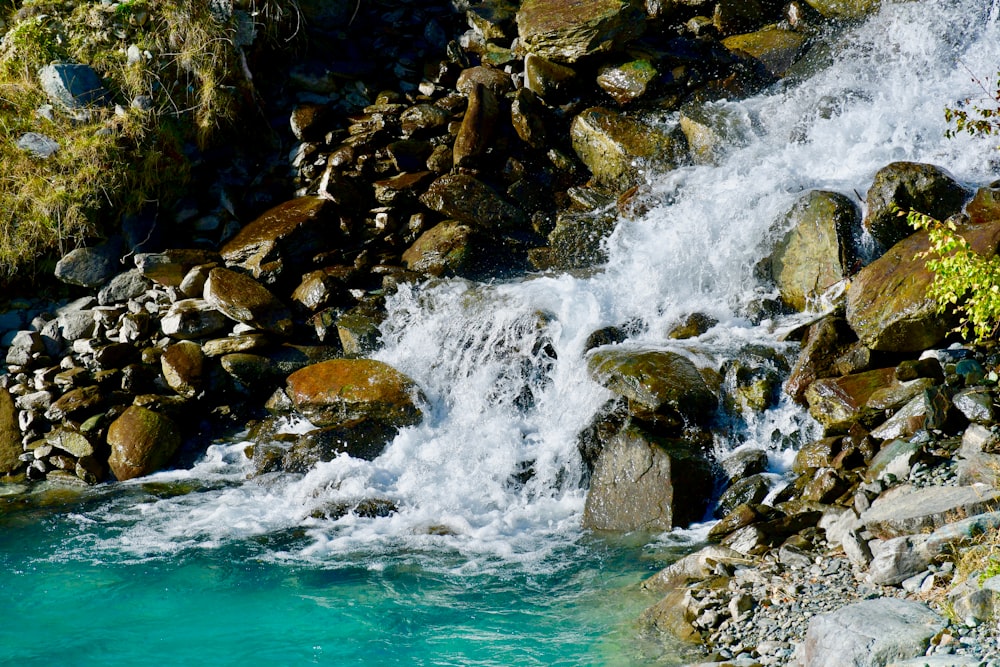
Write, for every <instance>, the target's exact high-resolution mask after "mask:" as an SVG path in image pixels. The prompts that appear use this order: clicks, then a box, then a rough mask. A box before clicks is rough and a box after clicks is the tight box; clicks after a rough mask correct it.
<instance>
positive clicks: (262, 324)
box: [205, 268, 292, 336]
mask: <svg viewBox="0 0 1000 667" xmlns="http://www.w3.org/2000/svg"><path fill="white" fill-rule="evenodd" d="M205 301H207V302H208V304H209V305H211V306H212V307H214V308H216V309H217V310H219V312H221V313H223V314H224V315H226V316H227V317H229V318H231V319H233V320H236V321H237V322H241V323H243V324H247V325H250V326H252V327H254V328H255V329H260V330H262V331H266V332H268V333H274V334H278V335H280V336H287V335H289V334H290V333H291V332H292V314H291V311H289V310H288V307H287V306H285V304H283V303H281V301H279V300H278V298H277V297H276V296H274V295H273V294H272V293H271V291H270V290H268V289H267V288H266V287H264V286H263V285H261V284H260V283H259V282H257V281H256V280H254V279H253V278H251V277H250V276H247V275H244V274H242V273H236V272H235V271H230V270H229V269H223V268H215V269H212V271H211V272H210V273H209V274H208V281H207V282H206V283H205Z"/></svg>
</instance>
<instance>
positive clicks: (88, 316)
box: [56, 310, 97, 342]
mask: <svg viewBox="0 0 1000 667" xmlns="http://www.w3.org/2000/svg"><path fill="white" fill-rule="evenodd" d="M56 322H57V326H58V327H59V333H60V335H61V336H62V338H63V340H65V341H68V342H73V341H74V340H80V339H81V338H90V337H91V336H93V335H94V327H95V326H96V324H97V323H96V321H95V320H94V311H92V310H76V311H71V312H68V313H63V314H61V315H59V317H57V318H56Z"/></svg>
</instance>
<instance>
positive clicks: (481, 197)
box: [420, 174, 527, 229]
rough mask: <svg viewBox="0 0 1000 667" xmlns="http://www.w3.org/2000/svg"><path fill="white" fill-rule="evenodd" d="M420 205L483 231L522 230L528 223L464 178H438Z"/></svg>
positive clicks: (485, 188) (509, 206)
mask: <svg viewBox="0 0 1000 667" xmlns="http://www.w3.org/2000/svg"><path fill="white" fill-rule="evenodd" d="M420 201H421V202H422V203H423V204H424V206H426V207H427V208H429V209H431V210H433V211H437V212H438V213H441V214H443V215H445V216H447V217H450V218H454V219H455V220H458V221H459V222H464V223H466V224H469V225H473V226H477V227H482V228H484V229H509V228H511V227H522V226H524V225H525V224H526V222H527V218H526V216H525V215H524V212H523V211H521V210H520V209H519V208H517V207H516V206H514V205H512V204H510V203H508V202H507V201H505V200H504V199H502V198H501V197H500V196H499V195H497V193H496V192H494V191H493V189H492V188H490V187H489V186H488V185H486V184H485V183H483V182H482V181H479V180H476V179H475V178H473V177H472V176H469V175H467V174H449V175H446V176H442V177H440V178H438V179H437V180H436V181H434V182H433V183H431V185H430V187H429V188H428V189H427V192H425V193H424V194H423V195H421V197H420Z"/></svg>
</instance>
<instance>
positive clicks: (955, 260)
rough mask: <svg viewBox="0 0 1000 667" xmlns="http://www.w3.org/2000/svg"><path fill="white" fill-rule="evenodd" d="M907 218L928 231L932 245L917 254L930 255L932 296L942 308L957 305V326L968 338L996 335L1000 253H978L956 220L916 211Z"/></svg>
mask: <svg viewBox="0 0 1000 667" xmlns="http://www.w3.org/2000/svg"><path fill="white" fill-rule="evenodd" d="M900 215H903V213H900ZM906 219H907V221H908V222H909V223H910V225H912V226H913V227H915V228H916V229H926V230H927V232H928V235H929V238H930V247H929V248H928V249H927V250H926V251H925V252H922V253H918V254H917V257H918V258H923V259H926V260H927V268H928V269H930V270H931V271H933V272H934V281H933V282H932V283H931V286H930V289H929V290H928V296H930V297H931V298H933V299H934V300H935V301H936V302H937V307H938V312H941V313H943V312H945V311H947V310H949V309H951V308H954V309H955V311H956V312H957V313H958V315H959V317H960V320H959V326H958V328H957V329H958V331H959V332H961V333H962V335H964V336H965V337H966V338H970V337H972V338H975V339H976V340H979V341H982V340H985V339H986V338H989V337H991V336H992V335H994V334H995V333H996V331H997V327H998V326H1000V257H998V256H996V255H994V256H992V257H984V256H983V255H980V254H979V253H977V252H976V251H975V250H973V249H972V247H971V246H970V245H969V242H968V241H966V240H965V239H964V238H963V237H962V236H961V235H960V234H959V233H958V228H957V226H956V225H955V223H954V222H952V221H944V222H942V221H940V220H936V219H935V218H932V217H931V216H929V215H924V214H923V213H918V212H916V211H910V212H909V213H907V214H906Z"/></svg>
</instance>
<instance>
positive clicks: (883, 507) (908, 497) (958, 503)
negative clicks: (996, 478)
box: [861, 485, 1000, 539]
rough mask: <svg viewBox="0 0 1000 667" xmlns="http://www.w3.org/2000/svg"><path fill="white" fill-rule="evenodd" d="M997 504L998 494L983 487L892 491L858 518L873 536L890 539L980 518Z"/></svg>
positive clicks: (907, 487)
mask: <svg viewBox="0 0 1000 667" xmlns="http://www.w3.org/2000/svg"><path fill="white" fill-rule="evenodd" d="M997 500H1000V491H997V490H996V489H991V488H989V487H987V486H985V485H975V486H930V487H925V488H914V487H911V486H899V487H895V488H894V489H892V490H891V491H888V492H886V493H884V494H882V495H881V496H880V497H879V498H878V499H876V500H875V502H874V503H872V506H871V507H870V508H869V509H868V510H867V511H866V512H865V513H864V514H862V515H861V522H862V523H863V524H864V525H865V528H867V529H868V530H869V531H870V532H871V533H872V535H875V536H876V537H879V538H881V539H890V538H893V537H899V536H901V535H914V534H916V533H920V532H923V531H925V530H927V529H936V528H940V527H941V526H943V525H945V524H947V523H954V522H955V521H958V520H960V519H965V518H967V517H971V516H975V515H977V514H983V513H984V512H987V511H989V509H990V508H991V507H992V506H993V505H994V504H995V503H996V502H997Z"/></svg>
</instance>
